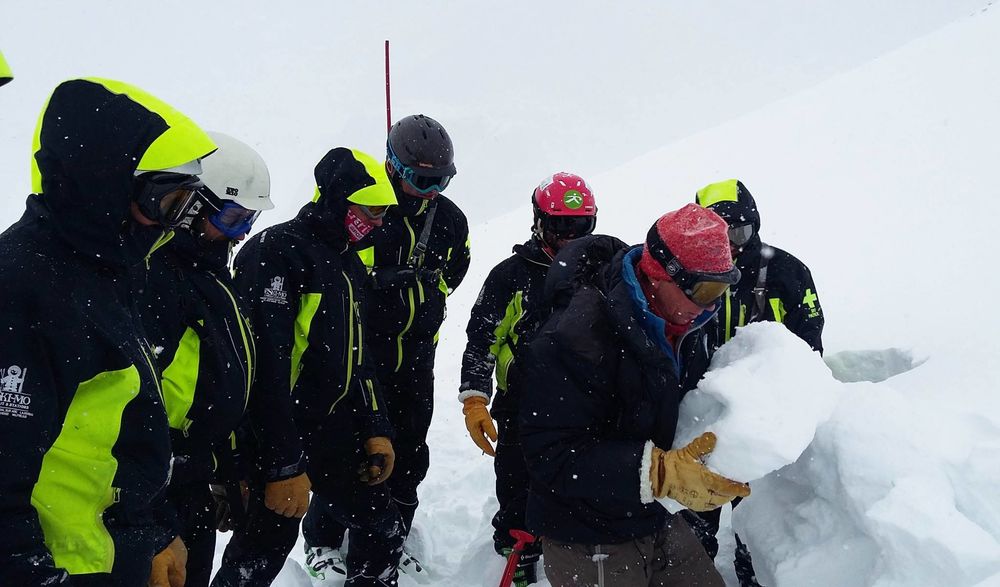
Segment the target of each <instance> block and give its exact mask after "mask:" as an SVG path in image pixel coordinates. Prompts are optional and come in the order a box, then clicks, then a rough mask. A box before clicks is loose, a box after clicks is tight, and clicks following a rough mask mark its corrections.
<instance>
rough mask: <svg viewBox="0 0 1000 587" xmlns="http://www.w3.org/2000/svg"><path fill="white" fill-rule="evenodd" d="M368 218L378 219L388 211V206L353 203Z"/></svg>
mask: <svg viewBox="0 0 1000 587" xmlns="http://www.w3.org/2000/svg"><path fill="white" fill-rule="evenodd" d="M355 205H356V206H357V207H358V208H360V209H361V212H362V213H363V214H364V215H365V216H367V217H368V219H369V220H380V219H381V218H382V217H383V216H385V213H386V212H388V211H389V207H388V206H363V205H361V204H355Z"/></svg>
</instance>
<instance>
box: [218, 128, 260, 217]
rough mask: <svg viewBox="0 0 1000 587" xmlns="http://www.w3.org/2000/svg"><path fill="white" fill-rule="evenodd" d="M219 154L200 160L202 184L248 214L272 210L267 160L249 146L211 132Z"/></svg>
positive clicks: (219, 133)
mask: <svg viewBox="0 0 1000 587" xmlns="http://www.w3.org/2000/svg"><path fill="white" fill-rule="evenodd" d="M208 136H210V137H211V138H212V140H213V141H214V142H215V144H216V145H218V146H219V150H217V151H215V152H214V153H212V154H211V155H209V156H208V157H205V158H204V159H202V160H201V166H202V168H203V171H202V173H201V175H200V178H201V181H202V182H204V184H205V185H206V186H207V187H208V189H209V190H211V191H212V193H213V194H215V196H216V197H218V198H219V199H220V200H223V201H227V200H228V201H231V202H236V203H237V204H239V205H240V206H243V207H244V208H247V209H248V210H270V209H271V208H274V203H273V202H271V176H270V174H269V173H268V172H267V164H266V163H264V159H263V158H261V156H260V155H259V154H258V153H257V151H254V150H253V148H251V147H250V145H248V144H246V143H244V142H242V141H238V140H236V139H234V138H233V137H231V136H229V135H226V134H222V133H221V132H209V133H208Z"/></svg>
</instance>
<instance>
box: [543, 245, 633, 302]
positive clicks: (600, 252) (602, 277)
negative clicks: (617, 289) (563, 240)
mask: <svg viewBox="0 0 1000 587" xmlns="http://www.w3.org/2000/svg"><path fill="white" fill-rule="evenodd" d="M628 248H629V246H628V245H627V244H626V243H625V242H624V241H622V240H620V239H618V238H615V237H613V236H607V235H603V234H591V235H587V236H584V237H580V238H578V239H575V240H573V241H571V242H570V243H568V244H567V245H566V246H565V247H563V248H562V250H560V251H559V254H558V255H556V258H555V259H553V261H552V266H551V267H550V268H549V272H548V274H547V275H546V277H545V300H546V302H547V303H549V304H552V305H553V306H555V305H558V304H560V303H561V302H562V301H564V300H566V299H568V298H569V297H571V296H572V295H573V292H574V291H576V290H577V289H579V288H580V287H581V286H583V285H590V286H594V287H596V288H597V289H599V290H600V291H602V292H605V293H606V292H607V291H608V290H609V287H610V283H611V281H612V280H613V278H614V277H615V276H613V275H610V274H609V271H610V269H609V268H610V266H611V260H612V259H614V258H615V256H616V255H617V254H619V253H620V252H622V251H623V250H625V249H628Z"/></svg>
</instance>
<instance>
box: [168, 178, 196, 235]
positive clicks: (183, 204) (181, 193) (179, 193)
mask: <svg viewBox="0 0 1000 587" xmlns="http://www.w3.org/2000/svg"><path fill="white" fill-rule="evenodd" d="M196 193H197V190H195V189H191V188H181V189H176V190H173V191H172V192H168V193H167V194H166V195H164V196H163V197H162V198H160V218H161V220H162V224H163V226H164V228H177V226H178V225H180V223H181V221H182V220H184V216H185V215H186V214H187V211H188V209H190V208H191V204H193V203H194V200H195V194H196Z"/></svg>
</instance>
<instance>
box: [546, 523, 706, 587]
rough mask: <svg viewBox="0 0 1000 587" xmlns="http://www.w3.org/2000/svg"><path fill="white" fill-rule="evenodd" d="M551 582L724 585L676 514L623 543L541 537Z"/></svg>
mask: <svg viewBox="0 0 1000 587" xmlns="http://www.w3.org/2000/svg"><path fill="white" fill-rule="evenodd" d="M542 549H543V551H544V561H545V576H546V577H547V578H548V580H549V581H550V582H551V583H552V587H594V586H596V587H661V586H670V587H724V585H725V582H723V580H722V576H721V575H719V572H718V571H716V570H715V564H714V563H713V562H712V559H710V558H709V557H708V555H707V554H706V553H705V549H704V548H702V546H701V542H699V541H698V538H697V537H696V536H695V535H694V532H692V531H691V527H690V526H688V525H687V522H685V521H684V519H683V518H682V517H680V516H671V517H670V518H668V520H667V524H666V525H665V526H664V527H663V528H661V529H660V531H659V532H657V533H656V534H653V535H652V536H646V537H643V538H637V539H635V540H632V541H629V542H625V543H622V544H596V545H591V544H570V543H567V542H559V541H558V540H553V539H551V538H545V540H544V541H542Z"/></svg>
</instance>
